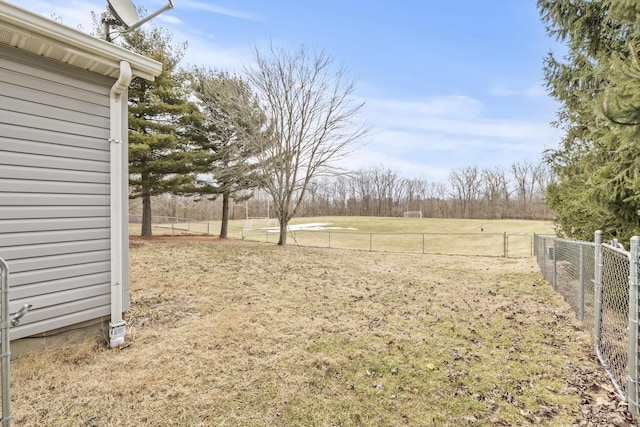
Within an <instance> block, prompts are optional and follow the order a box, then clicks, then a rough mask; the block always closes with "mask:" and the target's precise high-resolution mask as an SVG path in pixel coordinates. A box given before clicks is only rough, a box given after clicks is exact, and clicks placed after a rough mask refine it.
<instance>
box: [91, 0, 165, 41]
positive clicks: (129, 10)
mask: <svg viewBox="0 0 640 427" xmlns="http://www.w3.org/2000/svg"><path fill="white" fill-rule="evenodd" d="M168 1H169V3H168V4H167V5H165V6H164V7H163V8H162V9H160V10H157V11H155V12H153V13H152V14H150V15H148V16H145V17H144V18H142V19H140V17H139V16H138V11H137V10H136V6H135V5H134V4H133V2H132V1H131V0H107V9H109V13H106V14H103V17H102V23H103V25H104V26H105V35H106V39H107V41H111V33H110V32H109V28H110V26H111V25H114V26H118V27H122V28H123V30H122V32H127V31H132V30H135V29H136V28H138V27H140V26H141V25H142V24H144V23H146V22H149V21H151V20H152V19H153V18H155V17H156V16H158V15H160V14H161V13H164V12H166V11H167V10H169V9H173V0H168ZM109 14H111V17H108V15H109ZM105 15H106V16H105Z"/></svg>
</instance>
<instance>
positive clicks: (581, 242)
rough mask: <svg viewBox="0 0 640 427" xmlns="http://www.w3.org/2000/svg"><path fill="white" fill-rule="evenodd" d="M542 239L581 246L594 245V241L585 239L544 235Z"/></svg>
mask: <svg viewBox="0 0 640 427" xmlns="http://www.w3.org/2000/svg"><path fill="white" fill-rule="evenodd" d="M536 236H540V235H539V234H536ZM544 239H548V240H554V241H556V242H560V243H568V244H572V245H583V246H593V247H595V246H596V244H595V243H594V242H587V241H586V240H575V239H563V238H560V237H544Z"/></svg>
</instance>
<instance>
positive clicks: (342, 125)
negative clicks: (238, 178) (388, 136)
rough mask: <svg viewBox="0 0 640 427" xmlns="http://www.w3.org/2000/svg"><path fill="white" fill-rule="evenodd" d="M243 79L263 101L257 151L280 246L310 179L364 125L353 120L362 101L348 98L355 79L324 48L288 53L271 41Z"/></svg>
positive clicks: (330, 163) (343, 149)
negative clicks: (264, 130) (263, 134)
mask: <svg viewBox="0 0 640 427" xmlns="http://www.w3.org/2000/svg"><path fill="white" fill-rule="evenodd" d="M255 54H256V61H255V65H252V66H249V67H248V68H247V70H246V71H247V78H248V80H249V81H250V82H251V83H252V85H253V87H254V90H255V91H256V93H257V94H258V97H259V98H260V101H261V102H262V110H263V112H264V113H265V115H266V118H267V125H268V127H269V132H268V134H269V138H265V140H264V146H263V147H262V150H260V157H261V159H260V160H261V164H262V165H263V177H264V186H265V188H266V190H267V191H268V192H269V193H270V195H271V197H272V198H273V205H274V209H275V213H276V217H277V219H278V221H279V224H280V238H279V240H278V244H279V245H285V244H286V243H287V225H288V223H289V221H290V220H291V219H292V218H293V217H294V216H295V215H296V213H297V211H298V208H299V206H300V203H301V201H302V199H303V198H304V196H305V193H306V190H307V187H308V185H309V182H310V181H311V179H312V178H313V177H316V176H318V175H322V174H323V173H326V172H328V171H329V170H331V168H332V166H334V165H335V162H336V161H337V160H339V159H342V158H344V156H345V155H347V154H348V153H350V152H351V151H352V150H353V147H354V143H356V142H357V141H359V140H360V139H361V138H362V137H364V136H365V134H366V133H367V131H368V129H367V128H366V127H364V126H362V125H358V124H356V123H355V122H354V120H355V117H356V115H357V114H358V113H359V112H360V110H361V109H362V107H363V105H364V103H363V102H357V101H355V100H354V98H353V97H352V95H353V91H354V88H355V83H354V82H353V81H352V80H349V79H348V77H347V75H346V71H345V69H344V68H342V67H339V68H337V69H335V68H334V64H333V60H332V58H331V57H329V56H328V55H327V54H325V53H324V52H310V51H309V50H307V49H306V48H305V47H304V46H302V47H300V48H298V49H297V50H295V51H292V52H289V51H287V50H285V49H279V48H276V47H274V46H273V44H271V45H270V46H269V49H268V52H267V54H266V55H265V54H263V53H261V52H260V50H259V49H258V48H256V49H255Z"/></svg>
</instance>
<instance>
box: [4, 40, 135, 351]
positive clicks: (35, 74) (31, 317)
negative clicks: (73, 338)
mask: <svg viewBox="0 0 640 427" xmlns="http://www.w3.org/2000/svg"><path fill="white" fill-rule="evenodd" d="M113 83H114V80H113V79H111V78H107V77H103V76H99V75H96V74H95V73H92V72H90V71H85V70H81V69H78V68H75V67H71V66H68V65H66V64H63V63H59V62H57V61H53V60H49V59H46V58H42V57H38V56H35V55H32V54H28V53H24V52H21V51H19V50H17V49H15V48H11V47H6V46H2V45H0V257H2V258H4V259H5V260H6V261H7V263H8V265H9V269H10V276H9V283H10V293H9V295H10V299H11V307H10V311H11V312H15V311H16V310H18V309H19V308H20V307H21V306H22V304H25V303H30V304H33V308H32V310H31V312H29V313H28V315H27V316H25V317H24V318H23V320H22V323H21V324H20V326H18V327H15V328H12V330H11V339H16V338H22V337H26V336H29V335H33V334H38V333H45V332H47V331H51V330H54V329H58V328H62V327H67V326H71V325H73V324H76V323H80V322H86V321H89V320H92V319H99V318H100V317H103V316H108V315H109V313H110V256H111V255H110V187H109V183H110V175H109V174H110V164H109V162H110V154H109V90H110V88H111V85H113ZM123 167H124V170H125V171H126V163H124V164H123ZM125 181H126V180H125ZM124 194H125V195H126V194H127V192H126V191H124ZM122 203H125V204H126V200H123V201H122ZM125 224H126V222H125ZM125 242H126V240H125ZM123 252H124V253H123V254H122V256H123V259H124V260H125V282H124V289H123V298H124V309H125V310H126V309H128V302H129V299H128V291H129V286H128V275H127V273H128V269H127V268H126V266H127V258H128V253H126V248H125V249H124V250H123Z"/></svg>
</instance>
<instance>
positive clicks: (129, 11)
mask: <svg viewBox="0 0 640 427" xmlns="http://www.w3.org/2000/svg"><path fill="white" fill-rule="evenodd" d="M107 8H108V9H109V12H111V14H112V15H113V16H114V18H116V19H117V20H118V21H120V23H122V26H123V27H125V28H130V27H132V26H134V25H135V24H137V23H138V22H140V18H139V17H138V12H137V11H136V7H135V6H134V5H133V3H132V2H131V0H107Z"/></svg>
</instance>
